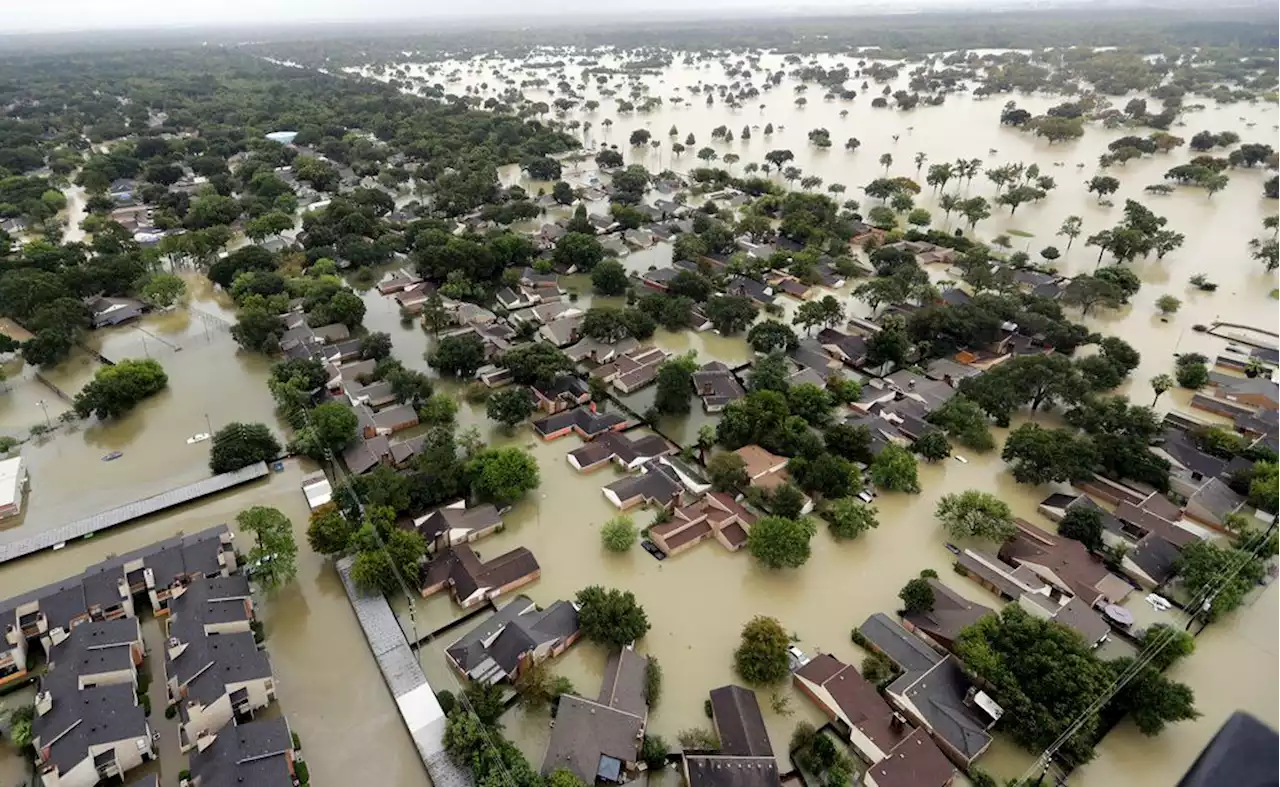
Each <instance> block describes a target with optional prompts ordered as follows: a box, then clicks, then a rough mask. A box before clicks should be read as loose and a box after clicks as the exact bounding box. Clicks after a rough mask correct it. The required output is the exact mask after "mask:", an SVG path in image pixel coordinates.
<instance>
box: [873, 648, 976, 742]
mask: <svg viewBox="0 0 1280 787" xmlns="http://www.w3.org/2000/svg"><path fill="white" fill-rule="evenodd" d="M972 687H973V684H972V683H970V682H969V679H968V678H967V677H965V675H964V672H963V670H961V669H960V663H959V662H958V661H956V660H955V659H954V658H952V657H951V656H948V657H946V658H945V659H943V660H941V661H939V662H938V663H937V664H936V665H934V666H933V667H931V668H929V669H928V670H925V671H922V672H918V671H911V670H908V671H907V672H906V674H904V675H903V676H902V677H900V678H898V679H897V680H895V681H894V682H893V683H891V684H890V685H889V688H888V689H887V691H888V692H889V693H890V694H895V695H898V696H901V697H905V698H906V699H907V700H908V701H909V702H910V703H911V704H912V705H913V706H914V707H915V708H916V710H917V711H919V713H920V715H921V716H922V717H923V718H924V720H925V721H926V722H927V723H928V725H929V727H930V728H931V730H932V731H933V734H934V735H937V736H938V737H940V738H942V739H943V740H945V741H946V742H947V743H948V744H950V745H951V746H952V747H953V748H955V750H956V751H958V752H960V753H961V754H962V755H963V756H964V757H965V758H966V759H970V760H971V759H973V758H974V757H977V756H978V755H979V754H981V753H982V752H983V751H984V750H985V749H986V748H987V746H989V745H990V744H991V735H989V734H988V733H987V731H986V722H984V721H980V720H979V718H978V717H977V715H976V714H975V713H974V711H972V710H970V708H969V706H968V705H967V704H966V703H965V699H966V697H967V695H968V692H969V689H970V688H972Z"/></svg>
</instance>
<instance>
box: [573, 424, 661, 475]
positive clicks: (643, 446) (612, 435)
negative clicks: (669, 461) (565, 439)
mask: <svg viewBox="0 0 1280 787" xmlns="http://www.w3.org/2000/svg"><path fill="white" fill-rule="evenodd" d="M673 450H675V449H674V448H673V447H672V446H671V444H669V443H668V442H667V441H666V440H664V439H663V438H662V437H661V436H659V435H656V434H650V435H645V436H643V437H641V438H639V439H635V440H633V439H631V438H630V437H628V436H627V435H626V434H623V433H619V432H605V433H603V434H601V435H600V436H598V437H596V438H595V439H594V440H592V441H591V442H589V443H587V444H586V445H584V446H582V447H581V448H577V449H574V450H573V451H570V452H569V453H568V454H567V455H566V457H565V458H566V459H567V460H568V462H569V464H570V465H572V466H573V469H575V470H577V471H578V472H582V473H589V472H591V471H592V470H597V469H599V468H601V467H603V466H605V465H606V464H608V463H609V462H613V463H614V464H616V465H617V466H618V467H620V468H621V469H623V470H635V469H636V468H638V467H640V466H641V465H643V464H644V463H645V462H648V461H650V460H651V459H656V458H658V457H659V456H665V455H667V454H669V453H671V452H672V451H673Z"/></svg>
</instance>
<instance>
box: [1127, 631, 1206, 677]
mask: <svg viewBox="0 0 1280 787" xmlns="http://www.w3.org/2000/svg"><path fill="white" fill-rule="evenodd" d="M1138 647H1139V649H1140V650H1142V651H1143V652H1146V651H1148V650H1150V651H1151V652H1152V653H1153V654H1154V655H1153V656H1152V659H1151V662H1150V665H1151V667H1152V668H1154V669H1156V670H1158V671H1160V672H1164V671H1165V670H1167V669H1168V668H1169V667H1172V666H1173V665H1174V664H1175V663H1177V662H1178V661H1180V660H1182V659H1183V658H1186V657H1187V656H1190V655H1191V654H1192V653H1193V652H1194V651H1195V649H1196V640H1195V637H1193V636H1191V634H1190V633H1188V632H1186V631H1183V630H1182V629H1180V628H1177V627H1176V626H1171V625H1169V624H1168V623H1153V624H1152V625H1150V626H1147V628H1146V629H1145V630H1144V631H1143V632H1142V636H1141V637H1139V638H1138ZM1156 651H1159V652H1156Z"/></svg>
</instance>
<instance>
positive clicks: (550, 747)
mask: <svg viewBox="0 0 1280 787" xmlns="http://www.w3.org/2000/svg"><path fill="white" fill-rule="evenodd" d="M643 733H644V718H643V717H642V716H636V715H633V714H631V713H627V712H625V711H622V710H619V709H617V708H611V707H609V706H608V705H601V704H600V703H598V702H593V701H592V700H588V699H584V698H582V697H577V696H574V695H572V694H565V695H563V696H562V697H561V698H560V704H559V708H558V709H557V711H556V723H555V726H554V727H552V728H551V741H550V742H549V743H548V744H547V754H546V756H545V757H544V758H543V760H542V774H543V775H544V776H547V775H550V774H551V772H552V771H555V770H557V769H559V768H567V769H568V770H570V771H572V772H573V773H574V775H575V776H577V777H578V778H579V779H581V780H582V781H583V782H584V783H585V784H595V783H596V777H597V776H599V775H601V774H602V773H603V774H604V775H606V776H608V777H610V778H612V779H613V780H615V781H617V780H618V773H617V772H618V770H619V769H620V765H621V764H622V763H626V762H635V761H636V760H637V758H638V757H639V750H640V741H641V737H642V736H643Z"/></svg>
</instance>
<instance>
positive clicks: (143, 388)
mask: <svg viewBox="0 0 1280 787" xmlns="http://www.w3.org/2000/svg"><path fill="white" fill-rule="evenodd" d="M168 385H169V377H168V375H166V374H165V373H164V368H163V367H161V366H160V364H159V362H157V361H155V360H153V359H151V358H146V359H142V360H138V359H125V360H123V361H120V362H119V363H117V364H115V365H114V366H104V367H102V368H101V369H99V370H98V371H97V372H96V373H94V375H93V379H92V380H90V381H89V383H88V384H87V385H86V386H85V387H84V388H82V389H80V393H78V394H76V398H75V411H76V414H77V415H78V416H80V417H81V418H87V417H88V416H89V414H90V413H92V414H93V415H96V416H97V417H98V418H99V419H101V420H104V421H105V420H107V419H108V418H117V417H119V416H121V415H124V414H125V413H127V412H129V411H130V410H132V409H133V408H134V407H135V406H136V405H137V404H138V403H139V402H141V401H142V400H143V399H146V398H147V397H149V396H154V395H155V394H157V393H159V392H160V391H163V390H164V389H165V388H166V387H168Z"/></svg>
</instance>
